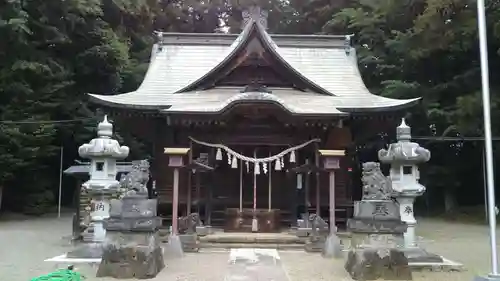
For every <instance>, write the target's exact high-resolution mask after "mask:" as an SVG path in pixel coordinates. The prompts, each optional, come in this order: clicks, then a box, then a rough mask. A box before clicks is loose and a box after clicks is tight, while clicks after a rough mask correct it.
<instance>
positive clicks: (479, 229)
mask: <svg viewBox="0 0 500 281" xmlns="http://www.w3.org/2000/svg"><path fill="white" fill-rule="evenodd" d="M70 227H71V218H70V217H68V216H65V217H63V218H61V219H54V218H37V219H33V218H31V219H18V220H15V221H12V220H10V221H0V241H2V247H0V280H2V281H3V280H5V281H29V280H30V279H31V278H33V277H35V276H38V275H42V274H46V273H48V272H51V271H53V270H55V269H56V268H57V265H55V264H53V263H49V262H43V260H45V259H47V258H51V257H54V256H56V255H60V254H62V253H65V252H67V251H68V250H69V249H71V245H70V244H69V238H68V237H69V233H70ZM418 232H419V235H420V236H423V237H424V238H423V239H424V240H423V241H422V244H423V245H425V247H426V248H427V249H428V250H430V251H431V252H434V253H438V254H441V255H443V256H445V257H446V258H448V259H451V260H454V261H458V262H461V263H463V264H464V265H465V268H466V269H467V270H466V271H464V272H450V273H442V272H415V273H414V280H417V281H418V280H421V281H424V280H426V281H437V280H439V281H471V280H472V278H473V276H474V275H475V274H476V273H487V272H488V269H489V246H488V243H489V240H488V229H487V227H486V226H480V225H470V224H458V223H449V222H443V221H438V220H429V219H425V220H424V219H422V220H420V221H419V228H418ZM228 256H229V254H228V253H227V252H223V251H222V252H221V251H219V252H212V251H207V252H202V253H198V254H187V255H186V256H185V257H184V258H183V259H181V260H167V261H166V264H167V268H166V269H164V270H163V271H162V272H161V273H160V275H159V276H158V277H157V278H155V279H154V280H161V281H174V280H175V281H177V280H185V281H216V280H217V281H223V280H224V276H225V274H226V271H227V268H228ZM280 256H281V259H282V266H283V269H284V270H285V272H286V273H287V275H288V278H289V279H290V281H316V280H318V281H319V280H331V281H348V280H351V279H350V278H349V277H348V275H347V273H346V272H345V270H344V269H343V261H333V260H325V259H323V258H322V257H321V256H320V255H318V254H307V253H303V252H299V251H281V252H280ZM77 268H79V269H80V270H81V271H82V272H83V273H84V274H86V276H87V280H90V281H92V280H102V281H107V280H114V279H97V278H95V277H94V276H95V275H94V274H95V268H90V267H89V266H80V267H78V265H77Z"/></svg>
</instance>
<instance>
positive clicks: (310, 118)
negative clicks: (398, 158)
mask: <svg viewBox="0 0 500 281" xmlns="http://www.w3.org/2000/svg"><path fill="white" fill-rule="evenodd" d="M252 11H253V12H251V13H246V14H245V15H246V16H249V17H250V18H247V19H246V20H245V22H246V25H245V26H244V29H243V31H242V32H241V33H240V34H239V35H233V34H177V33H162V35H161V36H160V38H159V42H158V43H157V44H155V46H154V47H153V52H152V56H151V63H150V66H149V69H148V72H147V74H146V76H145V79H144V82H143V83H142V84H141V86H140V87H139V88H138V89H137V90H136V91H134V92H131V93H125V94H120V95H114V96H110V95H90V97H91V100H92V101H94V102H95V103H97V104H100V105H102V106H103V107H104V108H105V110H106V111H107V112H108V113H110V115H112V116H113V118H114V121H115V122H116V123H117V127H118V128H126V129H128V130H130V131H132V132H133V133H134V134H136V135H137V136H140V137H142V138H143V139H146V140H148V141H149V142H150V143H152V151H153V153H152V154H153V158H154V159H153V163H152V175H153V180H154V181H155V187H156V190H157V193H158V198H159V202H160V206H159V208H160V210H159V211H160V213H163V214H164V215H165V216H166V217H168V216H170V214H171V211H170V210H171V206H170V205H171V204H172V198H173V192H172V190H173V189H172V184H173V180H172V169H171V168H169V167H168V156H167V155H165V154H164V153H163V150H164V148H165V147H184V148H190V153H189V161H188V163H189V164H188V166H187V167H186V168H185V169H183V170H181V175H180V188H179V191H180V194H179V196H180V197H179V203H180V207H179V213H180V214H188V213H191V212H198V213H200V214H201V217H202V219H203V220H204V223H205V224H211V225H218V226H225V227H226V229H228V230H230V229H232V230H235V229H236V230H247V229H248V220H247V217H248V216H246V215H245V214H250V213H251V216H253V215H255V214H256V212H258V213H259V216H260V218H261V221H262V222H263V227H260V229H261V230H262V231H265V230H267V231H271V230H277V229H279V227H280V226H290V225H294V224H295V222H296V219H297V218H299V216H300V214H301V213H307V212H316V213H318V214H320V215H322V217H324V218H327V217H328V216H327V215H326V214H327V213H328V177H327V175H326V173H324V172H322V171H320V170H319V169H318V168H319V165H318V164H319V157H318V150H319V149H332V150H346V151H347V156H345V157H344V158H343V159H342V160H341V163H340V166H341V167H340V169H339V170H338V171H337V173H336V177H335V179H336V186H335V188H336V193H335V195H336V198H335V201H336V202H337V205H336V206H337V209H338V213H339V214H338V215H337V216H336V217H337V219H338V220H339V222H341V221H345V220H346V218H347V217H349V210H350V208H351V206H352V201H353V191H354V190H355V189H360V188H361V186H352V185H351V182H352V177H351V174H350V172H349V170H350V167H353V166H356V165H357V163H353V162H352V151H353V144H354V143H355V141H356V140H357V139H361V138H364V137H366V136H367V135H373V134H376V133H378V132H379V131H383V130H384V128H387V126H390V127H391V128H392V127H393V126H394V125H396V122H393V118H394V117H399V116H400V115H401V114H402V113H403V111H404V109H405V108H407V107H408V106H410V105H412V104H414V103H415V102H416V101H417V100H418V99H412V100H395V99H388V98H383V97H380V96H376V95H373V94H371V93H370V92H369V91H368V90H367V89H366V87H365V86H364V83H363V81H362V79H361V77H360V75H359V70H358V68H357V62H356V56H355V50H354V49H353V48H352V47H351V46H350V45H348V44H347V45H346V39H345V37H344V36H309V35H270V34H268V33H267V31H266V27H265V22H266V21H265V20H262V19H261V18H260V17H261V15H262V13H260V12H259V10H258V9H254V10H252ZM311 140H315V141H313V142H312V143H311V144H309V145H307V146H305V147H303V148H301V149H298V150H297V151H296V153H295V161H291V159H289V157H290V155H287V156H286V157H284V159H283V160H284V161H283V162H284V163H283V165H282V167H281V168H280V169H277V168H276V167H275V165H276V164H275V162H272V163H269V164H268V165H267V167H266V168H267V170H264V169H263V168H262V167H261V168H260V171H259V173H258V174H256V173H255V172H254V171H253V170H254V169H253V168H254V167H251V165H249V166H250V167H249V168H248V169H247V166H246V163H245V161H238V163H236V164H233V163H232V161H228V159H227V155H223V157H222V158H221V157H218V155H217V154H218V153H217V150H218V149H216V148H214V147H212V146H211V145H224V146H226V147H229V148H230V149H232V150H233V151H235V152H236V153H239V154H241V155H244V156H246V157H250V158H265V157H269V156H273V155H276V154H278V153H280V152H282V151H283V150H286V149H288V148H291V147H294V146H297V145H300V144H302V143H305V142H308V141H311ZM203 143H205V144H203ZM206 144H210V145H206ZM235 213H239V215H234V214H235ZM236 218H238V219H236ZM266 225H267V226H266Z"/></svg>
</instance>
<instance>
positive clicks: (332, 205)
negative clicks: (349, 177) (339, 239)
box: [329, 170, 337, 234]
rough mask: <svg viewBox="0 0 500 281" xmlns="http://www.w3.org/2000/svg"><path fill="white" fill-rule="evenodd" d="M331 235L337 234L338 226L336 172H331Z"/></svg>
mask: <svg viewBox="0 0 500 281" xmlns="http://www.w3.org/2000/svg"><path fill="white" fill-rule="evenodd" d="M329 179H330V180H329V181H330V184H329V185H330V196H329V201H330V233H331V234H335V232H336V230H337V226H336V224H335V171H333V170H332V171H330V177H329Z"/></svg>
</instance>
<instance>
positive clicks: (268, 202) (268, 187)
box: [266, 151, 273, 212]
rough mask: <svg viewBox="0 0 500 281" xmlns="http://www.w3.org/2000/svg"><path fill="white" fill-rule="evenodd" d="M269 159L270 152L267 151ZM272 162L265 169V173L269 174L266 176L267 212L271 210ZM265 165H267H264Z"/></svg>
mask: <svg viewBox="0 0 500 281" xmlns="http://www.w3.org/2000/svg"><path fill="white" fill-rule="evenodd" d="M269 157H271V151H269ZM271 163H272V162H269V165H268V166H269V167H268V169H267V172H268V173H269V174H268V186H267V210H268V211H269V212H271V209H272V205H271V204H272V201H271V200H272V185H273V183H272V176H271V172H272V170H273V169H272V167H271V166H272V165H271ZM266 165H267V164H266Z"/></svg>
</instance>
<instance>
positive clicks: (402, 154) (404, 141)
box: [378, 118, 442, 262]
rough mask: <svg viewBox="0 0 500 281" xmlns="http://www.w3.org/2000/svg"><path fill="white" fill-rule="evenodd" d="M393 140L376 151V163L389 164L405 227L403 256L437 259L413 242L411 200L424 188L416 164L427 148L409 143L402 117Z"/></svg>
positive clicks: (425, 155) (427, 153) (408, 130)
mask: <svg viewBox="0 0 500 281" xmlns="http://www.w3.org/2000/svg"><path fill="white" fill-rule="evenodd" d="M396 137H397V142H396V143H392V144H390V145H389V148H388V149H381V150H380V151H379V152H378V158H379V160H380V162H382V163H385V164H389V165H391V168H390V174H389V178H390V181H391V185H392V190H393V194H392V195H393V196H394V197H395V198H396V200H397V201H398V203H399V211H400V215H401V220H402V221H403V222H405V223H406V224H407V226H408V228H407V230H406V232H405V233H404V246H405V249H406V250H409V251H406V255H407V256H408V259H409V261H410V262H414V261H417V260H418V261H422V258H424V257H425V260H426V261H429V259H432V261H435V262H440V261H442V259H441V257H439V256H436V255H431V254H429V253H427V252H425V251H423V250H422V249H419V247H418V246H417V242H416V236H415V227H416V225H417V221H416V220H415V216H414V211H413V203H414V202H415V199H416V198H417V197H418V196H421V195H422V194H423V193H424V192H425V187H424V186H423V185H421V184H420V183H419V179H420V172H419V169H418V165H419V164H421V163H425V162H427V161H429V160H430V158H431V153H430V151H429V150H427V149H425V148H423V147H421V146H420V145H419V144H418V143H415V142H411V128H410V127H409V126H408V125H406V123H405V120H404V118H403V120H402V121H401V125H399V126H398V127H397V130H396Z"/></svg>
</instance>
